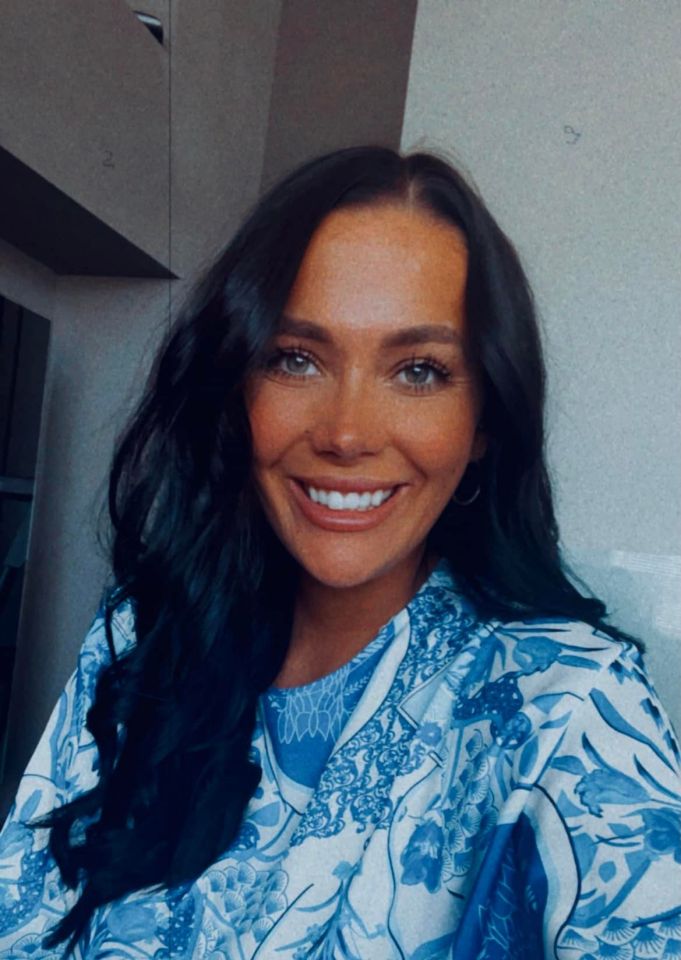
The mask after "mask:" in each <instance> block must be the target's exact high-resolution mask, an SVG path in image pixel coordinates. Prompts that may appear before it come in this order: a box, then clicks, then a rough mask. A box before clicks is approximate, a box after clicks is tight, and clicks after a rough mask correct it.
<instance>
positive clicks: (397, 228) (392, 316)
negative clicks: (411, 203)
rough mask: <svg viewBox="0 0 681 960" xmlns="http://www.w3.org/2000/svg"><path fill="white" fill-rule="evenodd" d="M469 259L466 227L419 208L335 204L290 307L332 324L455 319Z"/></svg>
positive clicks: (315, 241) (309, 250)
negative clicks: (462, 227) (345, 206)
mask: <svg viewBox="0 0 681 960" xmlns="http://www.w3.org/2000/svg"><path fill="white" fill-rule="evenodd" d="M467 261H468V257H467V250H466V243H465V238H464V236H463V234H462V233H461V231H459V230H458V229H457V228H456V227H454V226H453V225H451V224H449V223H446V222H444V221H442V220H439V219H437V218H436V217H435V216H434V215H432V214H429V213H427V212H424V211H423V210H421V209H418V208H416V207H407V206H396V205H392V204H390V205H388V204H381V205H379V206H370V207H359V208H345V209H339V210H335V211H333V212H332V213H331V214H329V215H328V216H327V217H326V218H325V219H324V220H323V221H322V223H321V224H320V226H319V227H318V228H317V230H316V231H315V233H314V234H313V236H312V239H311V241H310V243H309V245H308V248H307V250H306V252H305V256H304V258H303V261H302V263H301V266H300V269H299V272H298V275H297V277H296V280H295V283H294V285H293V287H292V289H291V292H290V295H289V300H288V302H287V311H286V312H287V313H289V314H291V313H299V314H302V315H303V316H304V317H305V318H306V319H315V320H317V321H321V322H327V323H333V324H334V325H336V324H338V323H350V324H351V325H352V324H353V322H354V323H357V324H361V325H362V326H365V325H366V322H367V320H368V318H369V316H371V318H373V322H374V323H375V324H378V325H381V324H388V325H390V326H394V325H395V323H396V322H400V321H401V320H404V321H407V320H411V321H414V320H417V319H418V320H421V321H423V320H428V319H431V320H432V319H437V320H439V321H440V322H445V321H446V320H447V318H450V320H451V321H452V322H453V323H455V324H456V322H457V318H458V321H459V322H461V320H462V318H461V316H460V314H461V311H462V308H463V296H464V290H465V281H466V271H467ZM310 312H312V313H314V317H312V316H309V317H308V316H307V314H308V313H310Z"/></svg>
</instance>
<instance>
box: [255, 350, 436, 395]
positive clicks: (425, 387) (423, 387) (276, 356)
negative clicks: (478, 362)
mask: <svg viewBox="0 0 681 960" xmlns="http://www.w3.org/2000/svg"><path fill="white" fill-rule="evenodd" d="M291 356H300V357H304V358H305V359H306V360H308V361H309V362H310V363H316V360H315V358H314V356H313V354H311V353H309V352H308V351H307V350H305V349H304V348H303V347H286V348H279V349H277V350H275V351H274V353H273V354H272V355H271V356H270V358H269V359H268V361H267V369H268V370H269V371H272V370H273V369H274V367H275V365H276V364H277V362H278V361H279V360H283V359H284V358H285V357H291ZM412 367H427V368H430V369H431V370H433V371H434V373H435V374H436V376H437V378H438V381H439V383H440V384H444V383H449V382H450V381H451V379H452V373H451V370H449V368H448V367H446V366H445V365H444V364H442V363H440V361H439V360H436V359H435V357H432V356H425V357H417V356H413V357H410V359H409V360H408V362H407V363H405V364H404V365H403V366H402V367H400V369H399V370H398V373H402V371H403V370H409V369H410V368H412ZM274 372H275V373H276V374H277V376H283V377H289V378H291V379H293V380H303V379H304V378H305V374H297V373H289V371H288V370H283V369H278V370H275V371H274ZM406 386H407V387H408V388H409V389H410V390H412V391H413V392H414V393H427V392H429V391H430V390H435V389H436V387H435V385H434V384H426V383H410V384H406Z"/></svg>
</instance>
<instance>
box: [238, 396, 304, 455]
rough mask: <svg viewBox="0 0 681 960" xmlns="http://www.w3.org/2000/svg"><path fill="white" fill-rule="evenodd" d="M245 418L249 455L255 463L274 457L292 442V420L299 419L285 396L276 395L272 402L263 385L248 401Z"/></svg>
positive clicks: (293, 426) (294, 429) (293, 421)
mask: <svg viewBox="0 0 681 960" xmlns="http://www.w3.org/2000/svg"><path fill="white" fill-rule="evenodd" d="M248 419H249V422H250V425H251V433H252V435H253V456H254V460H255V462H256V464H258V465H259V466H267V465H268V464H270V463H272V462H274V461H276V460H277V459H278V457H279V456H280V455H281V453H282V452H283V451H284V450H285V449H286V448H287V447H288V446H289V445H290V443H291V442H292V440H293V438H294V435H295V432H296V423H298V424H299V423H300V422H301V418H300V416H297V415H296V412H295V410H293V409H291V405H290V404H287V403H286V400H285V398H282V397H281V396H279V397H277V398H276V402H274V400H273V398H272V396H271V392H270V391H269V390H268V389H267V384H264V385H263V386H262V387H261V389H260V390H259V391H258V393H257V395H256V396H255V398H254V399H253V400H252V402H251V403H250V404H249V406H248Z"/></svg>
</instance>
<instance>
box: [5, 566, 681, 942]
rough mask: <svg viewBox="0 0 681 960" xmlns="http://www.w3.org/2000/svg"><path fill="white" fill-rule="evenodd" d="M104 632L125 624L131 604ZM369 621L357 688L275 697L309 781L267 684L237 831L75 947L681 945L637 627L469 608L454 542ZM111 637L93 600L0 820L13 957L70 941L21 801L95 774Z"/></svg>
mask: <svg viewBox="0 0 681 960" xmlns="http://www.w3.org/2000/svg"><path fill="white" fill-rule="evenodd" d="M379 638H380V642H379ZM114 640H115V644H116V648H117V650H118V652H122V651H123V650H125V649H127V647H128V646H129V645H130V644H133V643H134V642H135V634H134V617H133V614H132V611H131V610H130V608H129V607H125V608H123V609H121V610H120V611H119V612H118V613H117V614H116V616H115V619H114ZM373 643H374V644H375V646H372V649H373V651H374V652H377V656H376V659H375V663H374V664H373V666H372V670H371V672H370V676H368V678H366V679H362V683H361V685H360V686H358V688H357V689H358V690H359V691H360V692H361V693H362V695H361V697H359V698H358V699H356V700H355V701H354V702H353V704H352V706H351V708H350V710H349V712H348V710H347V709H345V711H344V713H339V712H338V711H339V709H340V706H341V705H340V704H339V703H338V702H334V700H333V696H332V694H333V692H334V690H336V691H337V692H338V696H341V695H342V691H343V690H344V689H346V688H344V685H343V682H342V681H343V675H341V674H339V675H337V676H335V677H334V676H333V675H332V677H331V678H329V679H327V680H325V682H324V683H322V684H321V686H320V687H319V689H320V690H321V689H322V688H323V689H324V691H325V692H326V699H325V700H324V701H323V702H321V701H320V702H319V703H316V702H314V701H313V700H310V702H309V703H307V701H306V703H305V704H304V706H305V710H304V711H303V712H302V713H301V712H300V710H299V709H298V708H299V707H300V706H301V703H302V701H301V703H298V704H297V705H296V704H293V705H292V706H291V709H290V710H288V712H287V707H286V705H285V704H282V706H283V710H282V714H281V715H282V717H283V718H284V720H283V723H284V726H283V727H282V729H283V730H284V733H286V731H287V730H288V733H289V734H291V738H290V739H291V742H293V741H294V740H295V741H296V742H298V741H300V740H301V737H300V736H299V734H303V735H304V734H305V730H307V732H308V733H309V732H310V730H311V727H310V724H312V726H314V731H313V735H315V736H316V735H317V733H318V731H319V729H320V727H319V723H320V722H321V721H323V722H322V726H323V727H324V730H323V731H322V732H329V733H331V734H332V738H331V739H332V740H333V743H332V744H328V747H329V749H328V755H327V756H325V757H324V759H323V762H322V767H321V770H320V772H319V776H318V777H317V778H316V779H315V782H314V784H311V783H305V782H304V780H305V778H304V777H303V778H299V779H296V778H295V777H292V776H291V775H290V774H291V772H292V770H291V768H288V770H283V769H282V767H281V764H280V757H281V753H280V750H279V748H280V747H281V744H277V728H276V725H275V728H273V727H272V725H271V724H270V723H268V722H267V717H266V711H265V709H264V705H263V704H261V707H260V708H259V713H258V720H257V723H256V728H255V731H254V736H253V743H252V757H253V759H254V760H255V761H256V762H257V763H258V764H259V765H260V766H261V768H262V777H261V781H260V784H259V786H258V788H257V790H256V791H255V794H254V796H253V798H252V799H251V801H250V803H249V805H248V808H247V810H246V812H245V816H244V820H243V823H242V826H241V830H240V832H239V835H238V837H237V839H236V840H235V842H234V844H233V845H232V846H231V848H230V849H229V850H227V851H225V852H224V854H223V855H222V856H221V857H220V859H219V860H217V861H216V862H215V863H214V864H213V865H212V866H211V867H210V868H209V869H208V870H206V871H205V872H204V873H203V874H202V875H201V876H200V877H197V878H196V880H195V882H194V883H186V884H183V885H181V886H178V887H175V888H173V889H171V890H165V891H161V892H156V891H154V892H153V893H151V892H150V891H149V890H139V891H136V892H134V893H132V894H129V895H127V896H125V897H122V898H121V899H119V900H117V901H115V902H114V903H110V904H106V905H104V906H103V907H101V908H99V909H98V910H97V911H96V912H95V914H94V915H93V917H92V920H91V923H90V925H89V928H88V930H87V931H86V933H85V934H84V936H83V937H82V938H81V941H80V943H79V944H78V947H77V948H76V951H75V953H74V957H75V960H104V958H105V957H107V958H112V957H116V958H117V960H120V958H130V960H132V958H135V960H145V958H149V960H152V958H153V960H164V958H168V960H170V958H173V960H180V958H181V960H190V958H191V960H194V958H201V960H204V958H205V960H269V958H271V957H277V958H282V960H304V958H305V960H308V958H313V960H314V958H316V960H340V958H343V960H393V958H395V960H397V958H400V960H451V958H452V957H453V956H456V957H457V960H459V958H461V960H474V958H475V960H501V958H506V960H507V958H515V957H517V958H521V957H523V958H524V957H529V956H531V957H540V956H543V957H547V958H555V960H599V958H605V957H609V958H618V960H641V958H665V960H666V958H672V957H680V958H681V772H680V769H679V749H678V745H677V742H676V739H675V737H674V732H673V730H672V729H671V726H670V724H669V721H668V719H667V716H666V713H665V711H664V708H663V706H662V705H661V704H660V702H659V699H658V697H657V694H656V692H655V689H654V686H653V684H652V683H651V681H650V678H649V676H648V674H647V672H646V668H645V665H644V662H643V659H642V657H641V655H640V654H639V653H638V651H637V650H636V649H635V648H634V647H633V646H631V645H629V644H626V643H618V642H615V641H613V640H611V639H610V638H609V637H608V636H607V635H605V634H603V633H601V632H600V631H598V630H594V629H593V628H592V627H590V626H589V625H587V624H585V623H582V622H579V621H572V620H568V619H565V618H560V617H551V618H542V619H540V618H533V619H528V620H518V621H514V622H510V623H502V622H500V621H498V620H489V621H482V620H480V619H478V618H477V617H476V615H475V612H474V610H473V608H472V606H471V605H470V604H469V602H468V601H467V600H466V598H465V596H464V594H463V592H462V591H461V590H460V589H459V588H458V586H457V583H456V580H455V578H454V577H453V576H452V573H451V570H450V569H449V566H448V564H447V562H446V561H445V560H444V559H443V560H441V561H440V563H439V564H438V565H437V567H436V568H435V570H434V571H433V572H432V573H431V575H430V577H429V578H428V580H427V581H426V583H425V584H423V585H422V587H421V589H420V590H419V591H418V592H417V593H416V594H415V596H414V597H412V599H411V601H410V602H409V603H408V604H407V605H406V607H405V608H404V609H403V610H401V611H399V613H397V614H396V615H395V616H394V617H393V618H392V619H391V620H390V621H389V623H387V624H385V625H384V627H383V628H382V630H381V633H380V634H379V636H378V637H377V638H376V640H375V641H374V642H373ZM367 649H368V648H367ZM109 656H110V654H109V651H108V646H107V643H106V638H105V634H104V628H103V620H102V611H101V610H100V611H98V614H97V616H96V617H95V620H94V622H93V624H92V627H91V629H90V630H89V632H88V634H87V636H86V637H85V640H84V642H83V645H82V648H81V651H80V655H79V658H78V663H77V665H76V669H75V670H74V672H73V674H72V675H71V677H70V678H69V680H68V682H67V684H66V686H65V688H64V691H63V693H62V695H61V697H60V698H59V701H58V703H57V704H56V705H55V708H54V711H53V713H52V715H51V717H50V719H49V722H48V724H47V727H46V729H45V731H44V733H43V735H42V737H41V739H40V742H39V743H38V746H37V747H36V750H35V752H34V754H33V756H32V758H31V760H30V761H29V764H28V766H27V769H26V771H25V773H24V776H23V778H22V780H21V783H20V785H19V789H18V792H17V796H16V799H15V802H14V804H13V806H12V809H11V810H10V813H9V816H8V818H7V820H6V822H5V824H4V826H3V828H2V830H1V831H0V957H2V958H5V957H7V958H12V960H19V958H29V957H31V958H34V960H47V958H49V960H56V958H58V957H62V956H63V955H64V952H63V947H62V948H61V949H57V950H46V949H45V948H44V947H43V946H42V941H43V937H44V935H45V934H46V933H47V931H48V930H49V929H51V928H52V926H53V925H54V923H55V922H56V920H57V919H58V918H59V917H60V916H62V915H63V914H64V913H65V912H66V911H67V910H69V909H70V908H71V906H72V905H73V904H74V902H75V900H76V899H77V896H78V893H79V891H73V890H70V889H69V888H67V887H66V886H65V885H64V884H63V883H62V882H61V878H60V876H59V871H58V869H57V867H56V864H55V863H54V862H53V861H52V859H51V856H50V854H49V851H48V849H47V846H46V842H47V836H46V835H45V834H46V833H47V831H35V832H33V831H30V830H29V829H28V828H27V827H26V826H25V823H26V821H27V820H30V819H31V818H33V817H36V816H39V815H40V814H42V813H43V812H46V811H47V810H49V809H51V808H52V807H53V806H54V805H56V804H62V803H64V802H66V801H67V800H68V799H69V798H70V797H71V796H73V795H75V794H76V793H80V792H82V791H84V790H86V789H89V788H90V787H91V786H93V785H94V784H95V783H96V782H97V769H98V767H97V756H96V748H95V745H94V744H93V741H92V738H91V736H90V735H89V733H88V731H87V729H86V728H85V725H84V721H85V716H86V714H87V710H88V708H89V705H90V703H91V702H92V697H93V695H94V685H95V682H96V678H97V675H98V672H99V670H100V669H101V668H102V667H103V666H104V664H105V663H106V662H108V658H109ZM341 669H343V668H341ZM346 674H347V671H346ZM346 679H347V677H346ZM334 685H335V686H334ZM360 687H361V689H360ZM311 692H313V691H312V690H308V691H307V692H306V693H307V694H310V693H311ZM315 717H316V719H314V718H315ZM320 718H321V720H320ZM324 718H326V720H324ZM339 718H340V719H339ZM313 719H314V723H312V721H313ZM327 721H328V722H327ZM287 724H288V726H287ZM301 724H303V727H305V730H304V729H303V727H301ZM324 724H326V726H324ZM327 727H328V730H327ZM294 731H295V733H294Z"/></svg>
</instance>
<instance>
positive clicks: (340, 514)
mask: <svg viewBox="0 0 681 960" xmlns="http://www.w3.org/2000/svg"><path fill="white" fill-rule="evenodd" d="M290 483H291V487H292V490H293V497H294V500H295V502H296V503H297V504H298V506H299V507H300V510H301V512H302V514H303V515H304V516H305V517H306V518H307V519H308V520H309V521H310V522H311V523H314V524H316V525H317V526H318V527H321V528H322V529H323V530H331V531H341V532H342V531H347V532H348V533H352V532H355V531H360V530H370V529H371V528H372V527H375V526H377V525H378V524H379V523H382V522H383V521H384V520H385V519H386V518H387V517H389V516H390V514H391V513H392V512H393V510H394V509H395V507H396V506H397V502H398V500H401V498H402V491H403V490H406V488H407V484H402V485H401V486H399V487H398V488H397V490H396V491H395V492H394V493H393V495H392V496H391V497H388V499H387V500H384V501H383V503H382V504H381V505H380V506H379V507H372V508H371V510H364V511H362V510H332V509H331V508H330V507H326V506H324V504H323V503H315V502H314V500H310V498H309V497H308V495H307V494H306V493H305V491H304V490H303V488H302V487H301V485H300V484H299V483H298V481H297V480H291V481H290Z"/></svg>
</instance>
